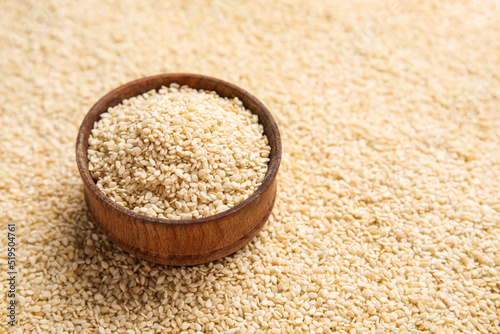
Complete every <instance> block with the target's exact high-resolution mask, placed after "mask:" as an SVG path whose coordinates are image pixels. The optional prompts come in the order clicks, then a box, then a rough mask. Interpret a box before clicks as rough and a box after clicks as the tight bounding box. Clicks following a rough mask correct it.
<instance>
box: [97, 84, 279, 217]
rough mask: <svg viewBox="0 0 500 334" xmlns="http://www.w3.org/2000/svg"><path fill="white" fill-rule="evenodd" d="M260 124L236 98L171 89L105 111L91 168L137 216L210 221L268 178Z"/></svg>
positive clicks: (108, 191) (265, 142) (266, 151)
mask: <svg viewBox="0 0 500 334" xmlns="http://www.w3.org/2000/svg"><path fill="white" fill-rule="evenodd" d="M258 119H259V118H258V116H257V115H254V114H252V113H251V112H250V111H249V110H247V109H245V107H244V106H243V104H242V103H241V101H240V100H238V99H237V98H235V99H227V98H221V97H220V96H218V95H217V93H215V92H209V91H197V90H195V89H192V88H189V87H186V86H184V87H179V85H177V84H172V85H171V86H170V87H163V88H161V89H160V90H159V91H158V92H156V91H150V92H147V93H144V94H142V95H140V96H136V97H132V98H130V99H127V100H125V101H122V103H120V104H119V105H117V106H115V107H113V108H110V109H109V110H108V111H107V112H105V113H103V114H101V119H100V120H99V121H98V122H96V124H95V125H94V128H93V130H92V132H91V135H90V137H89V149H88V159H89V170H90V172H91V174H92V177H93V178H94V180H97V183H96V184H97V186H98V187H99V189H101V191H102V192H103V193H104V194H105V195H106V196H108V197H109V198H111V199H112V200H113V201H115V202H116V203H118V204H120V205H121V206H124V207H127V208H129V209H131V210H134V211H135V212H137V213H142V214H146V215H148V216H152V217H158V218H168V219H176V220H179V219H194V218H202V217H207V216H211V215H214V214H217V213H220V212H223V211H226V210H228V209H230V208H232V207H234V206H235V205H237V204H239V203H241V202H243V201H244V200H245V199H247V198H248V197H249V196H250V195H251V194H252V193H253V192H254V191H255V190H256V189H257V187H259V186H260V185H261V183H262V181H263V180H264V177H265V175H266V172H267V163H268V161H269V153H270V151H271V147H270V146H269V145H268V140H267V137H266V136H265V135H264V128H263V127H262V125H261V124H259V123H258Z"/></svg>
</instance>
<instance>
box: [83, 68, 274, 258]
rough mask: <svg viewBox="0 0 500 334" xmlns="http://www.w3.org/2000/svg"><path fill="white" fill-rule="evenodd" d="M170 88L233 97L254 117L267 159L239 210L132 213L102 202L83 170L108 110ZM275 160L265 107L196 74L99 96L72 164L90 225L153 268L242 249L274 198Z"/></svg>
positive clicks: (152, 80) (169, 77)
mask: <svg viewBox="0 0 500 334" xmlns="http://www.w3.org/2000/svg"><path fill="white" fill-rule="evenodd" d="M171 83H178V84H179V85H187V86H189V87H191V88H195V89H205V90H211V91H215V92H217V93H218V94H219V95H220V96H222V97H228V98H234V97H238V99H240V100H241V101H242V102H243V104H244V106H245V107H246V108H247V109H249V110H250V111H252V112H253V113H254V114H256V115H258V116H259V123H260V124H262V125H263V126H264V132H265V134H266V135H267V138H268V139H269V145H270V146H271V154H270V161H269V167H268V171H267V174H266V177H265V179H264V181H263V183H262V185H261V186H260V187H259V188H258V189H257V190H256V191H255V192H254V193H253V194H252V195H251V196H250V197H249V198H247V199H246V200H245V201H243V202H242V203H240V204H239V205H237V206H235V207H233V208H231V209H229V210H227V211H224V212H222V213H219V214H216V215H214V216H210V217H206V218H201V219H191V220H169V219H162V218H153V217H149V216H145V215H141V214H138V213H135V212H134V211H132V210H129V209H126V208H124V207H122V206H120V205H118V204H116V203H115V202H113V201H112V200H111V199H109V198H107V197H106V195H104V193H102V192H101V191H100V190H99V188H97V186H96V184H95V181H94V180H93V179H92V176H91V175H90V172H89V169H88V159H87V149H88V139H89V135H90V132H91V130H92V129H93V127H94V123H95V122H97V121H98V120H99V118H100V115H101V114H102V113H104V112H106V111H107V110H108V108H110V107H114V106H115V105H117V104H119V103H120V102H122V101H123V100H124V99H128V98H130V97H133V96H137V95H140V94H142V93H145V92H147V91H149V90H152V89H159V88H161V87H162V86H169V85H170V84H171ZM280 161H281V138H280V133H279V130H278V126H277V125H276V122H275V121H274V119H273V117H272V116H271V113H270V112H269V110H267V108H266V107H265V106H264V105H263V104H262V103H261V102H260V101H259V100H257V99H256V98H255V97H254V96H252V95H251V94H249V93H248V92H246V91H245V90H243V89H241V88H239V87H237V86H235V85H233V84H230V83H228V82H225V81H222V80H219V79H215V78H211V77H207V76H203V75H196V74H183V73H179V74H161V75H156V76H152V77H147V78H142V79H138V80H135V81H132V82H129V83H127V84H125V85H123V86H120V87H118V88H116V89H114V90H112V91H111V92H109V93H108V94H106V95H105V96H104V97H102V98H101V99H100V100H99V101H97V103H96V104H94V106H93V107H92V108H91V109H90V111H89V112H88V113H87V115H86V116H85V118H84V120H83V122H82V125H81V127H80V130H79V132H78V138H77V141H76V162H77V165H78V170H79V171H80V175H81V177H82V179H83V186H84V194H85V201H86V202H87V206H88V209H89V212H90V214H91V216H92V218H93V219H94V221H95V223H96V224H97V225H98V226H99V227H100V228H101V230H102V231H103V232H104V234H105V235H106V236H107V237H108V238H109V239H110V240H111V241H112V242H114V243H115V244H116V245H118V247H120V248H121V249H123V250H125V251H127V252H129V253H130V254H132V255H134V256H136V257H139V258H142V259H145V260H149V261H152V262H156V263H161V264H168V265H176V266H183V265H195V264H199V263H204V262H210V261H213V260H216V259H220V258H222V257H224V256H227V255H229V254H231V253H233V252H235V251H237V250H238V249H240V248H241V247H243V246H244V245H246V244H247V243H248V242H249V241H250V240H251V239H252V238H253V237H254V236H255V235H256V234H257V233H258V232H259V230H260V229H261V228H262V227H263V226H264V224H265V223H266V221H267V219H268V218H269V215H270V214H271V210H272V208H273V205H274V200H275V198H276V184H277V182H276V175H277V173H278V168H279V165H280Z"/></svg>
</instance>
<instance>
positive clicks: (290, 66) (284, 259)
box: [0, 0, 500, 334]
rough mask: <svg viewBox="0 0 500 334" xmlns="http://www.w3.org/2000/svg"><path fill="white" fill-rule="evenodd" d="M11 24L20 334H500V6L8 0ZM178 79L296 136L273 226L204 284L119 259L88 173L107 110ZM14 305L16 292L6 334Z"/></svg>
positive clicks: (12, 191)
mask: <svg viewBox="0 0 500 334" xmlns="http://www.w3.org/2000/svg"><path fill="white" fill-rule="evenodd" d="M0 12H1V13H2V19H1V20H0V43H1V45H2V47H1V48H0V64H1V66H0V77H1V78H2V83H3V84H2V91H1V93H0V125H1V128H0V176H1V177H0V221H1V225H2V226H3V227H5V226H6V225H7V223H8V222H15V223H17V226H18V230H17V243H18V250H17V261H18V268H19V272H20V274H19V276H18V278H19V280H18V284H17V288H18V301H19V304H18V311H19V314H18V318H19V325H18V326H17V331H18V332H19V333H30V332H33V333H169V332H171V333H181V332H182V333H330V332H338V333H349V334H352V333H389V332H394V333H411V334H415V333H457V332H461V333H499V332H500V324H499V319H500V197H499V196H500V130H499V129H500V58H499V57H500V56H499V55H500V30H499V29H498V26H499V25H500V19H499V18H500V4H499V3H498V1H440V2H436V1H429V0H424V1H416V0H406V1H392V0H386V1H359V0H356V1H328V2H327V1H311V2H308V1H283V2H261V1H248V2H247V1H242V0H214V1H197V0H194V1H186V2H184V1H153V0H148V1H95V0H89V1H79V2H74V1H68V0H48V1H43V2H40V1H20V0H15V1H14V0H7V1H1V2H0ZM165 72H193V73H202V74H206V75H211V76H215V77H218V78H221V79H224V80H228V81H230V82H233V83H235V84H237V85H239V86H241V87H243V88H245V89H247V90H249V91H250V92H251V93H253V94H254V95H255V96H257V97H258V98H259V99H261V101H262V102H264V104H265V105H266V106H267V107H268V108H269V109H270V110H271V112H272V113H273V115H274V116H275V118H276V120H277V122H278V125H279V127H280V130H281V133H282V137H283V150H284V152H283V162H282V167H281V169H280V173H279V175H278V178H279V192H278V198H277V201H276V205H275V209H274V211H273V214H272V216H271V218H270V219H269V221H268V223H267V225H266V226H265V227H264V229H263V230H262V232H260V234H259V235H258V236H257V237H256V238H255V239H254V240H253V241H252V242H251V243H250V244H248V245H247V246H246V247H244V248H243V249H242V250H240V251H238V252H237V253H235V254H233V255H231V256H229V257H227V258H225V259H222V260H219V261H215V262H213V263H209V264H205V265H199V266H193V267H185V268H173V267H167V266H161V265H154V264H152V263H148V262H145V261H141V260H138V259H135V258H133V257H131V256H129V255H128V254H127V253H125V252H123V251H121V250H120V249H118V248H117V247H116V246H114V245H113V244H112V243H110V242H109V241H108V240H107V239H106V237H105V236H104V235H103V234H102V233H101V232H100V231H99V230H98V229H97V227H96V226H95V225H94V224H93V222H92V221H91V219H90V218H89V216H88V213H87V209H86V205H85V202H84V198H83V193H82V185H81V180H80V177H79V175H78V171H77V168H76V164H75V156H74V144H75V139H76V134H77V131H78V127H79V125H80V123H81V121H82V119H83V117H84V115H85V113H86V112H87V111H88V109H89V108H90V107H91V106H92V104H93V103H94V102H95V101H97V99H99V98H100V97H101V96H102V95H103V94H105V93H106V92H108V91H109V90H111V89H112V88H114V87H116V86H118V85H120V84H123V83H125V82H128V81H130V80H133V79H136V78H140V77H143V76H147V75H153V74H158V73H165ZM2 233H4V234H5V235H6V229H5V231H2ZM4 234H2V236H3V235H4ZM6 241H7V240H6V238H4V237H2V238H1V245H2V254H1V258H0V260H1V261H2V263H1V264H0V265H1V266H2V274H3V273H5V271H6V270H5V269H6V258H5V257H6V251H5V246H6ZM2 280H4V282H5V280H6V277H4V275H3V276H2ZM5 294H6V284H3V282H2V284H1V285H0V295H1V296H2V298H1V299H0V315H1V317H0V332H2V333H3V332H5V329H6V328H7V327H6V326H5V325H6V320H5V319H6V299H5V298H4V296H5Z"/></svg>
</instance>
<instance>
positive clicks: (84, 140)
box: [76, 73, 281, 224]
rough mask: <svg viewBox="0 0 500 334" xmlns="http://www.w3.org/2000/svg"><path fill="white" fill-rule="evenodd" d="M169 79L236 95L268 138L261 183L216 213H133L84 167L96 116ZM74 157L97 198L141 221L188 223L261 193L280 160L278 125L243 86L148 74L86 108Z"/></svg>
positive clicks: (203, 78)
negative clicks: (180, 216)
mask: <svg viewBox="0 0 500 334" xmlns="http://www.w3.org/2000/svg"><path fill="white" fill-rule="evenodd" d="M171 83H177V84H179V85H181V86H182V85H187V86H189V87H191V88H195V89H204V90H211V91H215V92H217V93H218V94H219V95H220V96H222V97H227V98H235V97H237V98H238V99H240V100H241V101H242V102H243V105H244V106H245V108H247V109H249V110H250V111H251V112H252V113H254V114H256V115H258V116H259V123H260V124H262V125H263V127H264V133H265V135H266V136H267V138H268V140H269V145H270V146H271V152H270V156H269V165H268V170H267V174H266V177H265V179H264V181H263V183H262V184H261V186H260V187H259V188H258V189H257V190H256V191H255V192H254V193H253V194H252V195H251V196H250V197H249V198H247V199H246V200H245V201H243V202H242V203H240V204H238V205H237V206H235V207H233V208H231V209H229V210H227V211H224V212H221V213H218V214H216V215H213V216H210V217H205V218H201V219H191V220H169V219H164V218H154V217H150V216H145V215H141V214H138V213H135V212H134V211H132V210H129V209H127V208H124V207H122V206H120V205H118V204H116V203H115V202H114V201H112V200H110V199H109V198H107V197H106V196H105V195H104V194H103V193H102V192H101V191H100V190H99V188H97V186H96V184H95V181H94V180H93V179H92V177H91V175H90V171H89V170H88V158H87V149H88V138H89V136H90V132H91V131H92V129H93V127H94V123H95V122H97V121H98V120H99V119H100V115H101V114H102V113H104V112H106V111H107V110H108V108H110V107H114V106H116V105H117V104H119V103H120V102H122V101H123V100H124V99H128V98H131V97H134V96H137V95H140V94H143V93H145V92H147V91H150V90H152V89H155V90H158V89H160V88H161V87H162V86H169V85H170V84H171ZM76 159H77V165H78V169H79V171H80V175H81V177H82V179H83V181H84V182H85V183H86V185H87V186H89V188H90V189H91V190H92V191H94V192H95V193H96V194H97V195H98V196H99V198H101V199H102V200H103V201H105V202H106V203H107V204H109V205H111V206H112V207H114V208H115V209H117V210H120V211H124V212H126V213H127V214H129V215H133V216H140V217H141V218H142V219H143V220H144V221H148V222H151V223H161V224H165V223H172V224H178V223H181V224H190V223H202V222H204V221H207V220H211V219H217V218H219V217H222V216H224V215H226V214H231V213H234V212H235V211H237V210H238V209H239V208H241V207H243V206H244V205H245V204H246V203H248V202H250V201H251V200H253V199H254V198H256V197H257V196H259V194H261V193H262V192H263V191H264V189H266V187H267V186H268V185H269V184H270V182H271V181H272V180H273V179H274V178H275V177H276V174H277V172H278V168H279V164H280V161H281V137H280V133H279V130H278V126H277V124H276V122H275V121H274V119H273V117H272V115H271V113H270V112H269V110H268V109H267V108H266V107H265V106H264V105H263V104H262V103H261V102H260V101H259V100H258V99H257V98H255V97H254V96H253V95H251V94H250V93H248V92H246V91H245V90H243V89H241V88H239V87H237V86H235V85H233V84H231V83H229V82H225V81H222V80H219V79H216V78H212V77H208V76H203V75H198V74H184V73H175V74H161V75H156V76H151V77H146V78H142V79H138V80H135V81H131V82H129V83H127V84H125V85H122V86H120V87H118V88H116V89H114V90H112V91H111V92H109V93H108V94H106V95H105V96H103V97H102V98H101V99H100V100H99V101H97V103H96V104H94V106H93V107H92V108H91V109H90V111H89V112H88V113H87V115H86V116H85V118H84V120H83V122H82V125H81V127H80V130H79V133H78V138H77V144H76Z"/></svg>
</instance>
